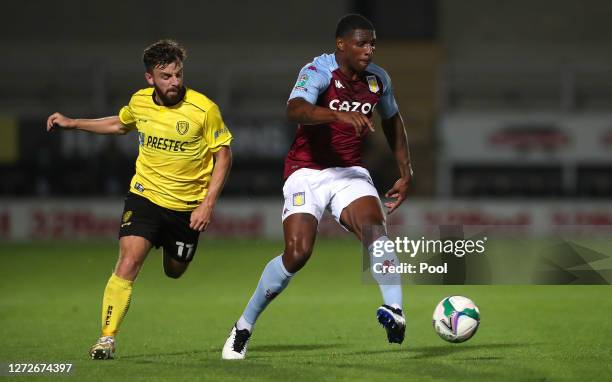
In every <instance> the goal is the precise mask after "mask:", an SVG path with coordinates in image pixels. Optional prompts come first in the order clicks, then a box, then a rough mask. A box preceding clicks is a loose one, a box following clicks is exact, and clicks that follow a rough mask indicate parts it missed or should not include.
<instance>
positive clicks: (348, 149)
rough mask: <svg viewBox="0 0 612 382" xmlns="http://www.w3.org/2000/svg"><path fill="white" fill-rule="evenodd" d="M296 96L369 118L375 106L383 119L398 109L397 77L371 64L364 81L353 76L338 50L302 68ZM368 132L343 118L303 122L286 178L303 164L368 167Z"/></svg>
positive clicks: (363, 77) (318, 166)
mask: <svg viewBox="0 0 612 382" xmlns="http://www.w3.org/2000/svg"><path fill="white" fill-rule="evenodd" d="M293 98H303V99H305V100H306V101H308V102H310V103H312V104H313V105H317V106H321V107H326V108H329V109H332V110H339V111H356V112H360V113H363V114H364V115H366V116H367V117H368V118H370V117H371V116H372V112H373V111H374V109H376V110H378V113H379V114H380V116H381V117H382V118H383V119H388V118H391V117H393V116H394V115H395V114H396V113H397V112H398V108H397V103H396V102H395V98H394V96H393V89H392V87H391V79H390V78H389V75H388V74H387V72H385V70H384V69H382V68H381V67H380V66H378V65H375V64H372V63H370V64H369V65H368V66H367V68H366V70H365V72H364V73H363V75H362V76H361V77H360V78H359V79H357V80H352V79H350V78H349V77H347V76H346V75H344V73H342V71H340V67H339V66H338V63H337V62H336V57H335V55H334V54H323V55H321V56H319V57H316V58H315V59H314V60H313V61H312V62H311V63H308V64H306V65H305V66H304V67H303V68H302V70H300V73H299V75H298V80H297V82H296V84H295V86H294V88H293V90H292V91H291V94H290V95H289V99H290V100H291V99H293ZM366 133H367V132H366ZM365 136H366V134H363V135H362V136H360V137H358V136H356V134H355V129H354V127H353V126H351V125H349V124H345V123H341V122H331V123H325V124H317V125H302V124H300V125H299V126H298V128H297V131H296V134H295V139H294V141H293V144H292V145H291V149H290V150H289V153H288V154H287V157H286V159H285V171H284V177H285V178H287V177H289V175H291V174H292V173H293V172H295V171H296V170H298V169H300V168H311V169H317V170H320V169H324V168H329V167H350V166H363V163H362V158H361V153H362V145H363V140H364V137H365Z"/></svg>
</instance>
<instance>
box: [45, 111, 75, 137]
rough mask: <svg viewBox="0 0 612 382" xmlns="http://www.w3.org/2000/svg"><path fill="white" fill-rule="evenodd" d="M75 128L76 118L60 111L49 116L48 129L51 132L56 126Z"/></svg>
mask: <svg viewBox="0 0 612 382" xmlns="http://www.w3.org/2000/svg"><path fill="white" fill-rule="evenodd" d="M58 127H61V128H63V129H73V128H74V120H73V119H72V118H68V117H66V116H65V115H63V114H60V113H53V114H51V115H50V116H49V118H47V131H49V132H51V131H53V130H54V129H55V128H58Z"/></svg>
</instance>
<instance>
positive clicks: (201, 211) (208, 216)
mask: <svg viewBox="0 0 612 382" xmlns="http://www.w3.org/2000/svg"><path fill="white" fill-rule="evenodd" d="M213 208H214V205H210V204H209V203H206V200H205V201H204V202H203V203H202V204H200V205H199V206H198V207H197V208H196V209H195V210H193V212H191V218H190V219H189V228H191V229H192V230H195V231H200V232H202V231H206V229H207V228H208V225H209V224H210V221H211V220H212V214H213Z"/></svg>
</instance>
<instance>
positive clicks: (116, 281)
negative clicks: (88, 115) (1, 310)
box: [47, 40, 232, 359]
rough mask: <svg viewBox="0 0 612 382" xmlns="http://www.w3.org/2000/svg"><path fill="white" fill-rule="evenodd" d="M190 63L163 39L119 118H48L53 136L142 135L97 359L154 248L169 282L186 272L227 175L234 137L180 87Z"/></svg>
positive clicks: (202, 101) (207, 106)
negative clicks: (141, 83) (75, 133)
mask: <svg viewBox="0 0 612 382" xmlns="http://www.w3.org/2000/svg"><path fill="white" fill-rule="evenodd" d="M185 58H186V52H185V50H184V48H183V47H181V46H180V45H179V44H178V43H177V42H175V41H172V40H161V41H158V42H156V43H155V44H153V45H151V46H149V47H148V48H146V49H145V51H144V55H143V62H144V65H145V79H146V81H147V83H148V84H149V86H150V87H148V88H146V89H142V90H139V91H137V92H136V93H134V95H133V96H132V98H131V100H130V102H129V104H128V105H127V106H124V107H123V108H122V109H121V110H120V111H119V115H118V116H112V117H107V118H101V119H72V118H68V117H65V116H64V115H62V114H59V113H54V114H52V115H51V116H49V118H48V120H47V130H48V131H52V130H54V129H55V128H62V129H66V130H68V129H76V130H83V131H88V132H91V133H96V134H119V135H123V134H127V133H129V132H130V131H132V130H137V131H138V143H139V153H138V158H137V159H136V173H135V175H134V177H133V178H132V181H131V183H130V190H129V193H128V195H127V197H126V198H125V206H124V210H123V215H122V218H121V226H120V229H119V259H118V261H117V265H116V267H115V270H114V272H113V273H112V275H111V276H110V278H109V280H108V283H107V284H106V289H105V290H104V297H103V301H102V335H101V337H100V338H99V340H98V341H97V342H96V343H95V344H94V346H93V347H92V348H91V350H90V352H89V354H90V356H91V358H93V359H111V358H113V357H114V353H115V335H116V334H117V331H118V330H119V326H120V324H121V321H122V320H123V318H124V316H125V314H126V313H127V310H128V307H129V305H130V300H131V295H132V284H133V282H134V280H135V279H136V276H137V275H138V272H139V270H140V267H141V266H142V264H143V262H144V260H145V258H146V257H147V254H148V253H149V251H150V250H151V248H152V247H153V246H154V247H156V248H159V247H162V248H163V268H164V272H165V274H166V275H167V276H168V277H171V278H179V277H180V276H181V275H182V274H183V273H184V272H185V271H186V270H187V267H188V265H189V263H190V261H191V260H192V259H193V257H194V255H195V253H196V248H197V245H198V238H199V235H200V232H201V231H204V230H206V228H207V227H208V225H209V224H210V221H211V218H212V213H213V209H214V206H215V203H216V201H217V198H218V197H219V195H220V193H221V190H222V188H223V185H224V183H225V180H226V178H227V176H228V174H229V170H230V167H231V161H232V155H231V151H230V146H229V145H230V142H231V140H232V135H231V133H230V132H229V130H228V129H227V127H226V126H225V124H224V122H223V119H222V118H221V113H220V111H219V108H218V107H217V105H215V103H214V102H212V101H211V100H210V99H208V98H207V97H206V96H204V95H203V94H201V93H198V92H196V91H195V90H193V89H189V88H187V87H185V86H184V85H183V62H184V60H185Z"/></svg>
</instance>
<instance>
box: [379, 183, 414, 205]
mask: <svg viewBox="0 0 612 382" xmlns="http://www.w3.org/2000/svg"><path fill="white" fill-rule="evenodd" d="M411 180H412V177H408V178H399V179H398V180H397V181H396V182H395V184H394V185H393V187H391V189H390V190H389V191H387V193H386V194H385V197H386V198H390V199H395V201H393V202H385V207H387V213H388V214H391V213H392V212H393V211H395V210H396V209H397V207H399V206H400V205H401V204H402V202H403V201H404V200H405V199H406V195H407V194H408V187H409V186H410V181H411Z"/></svg>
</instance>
